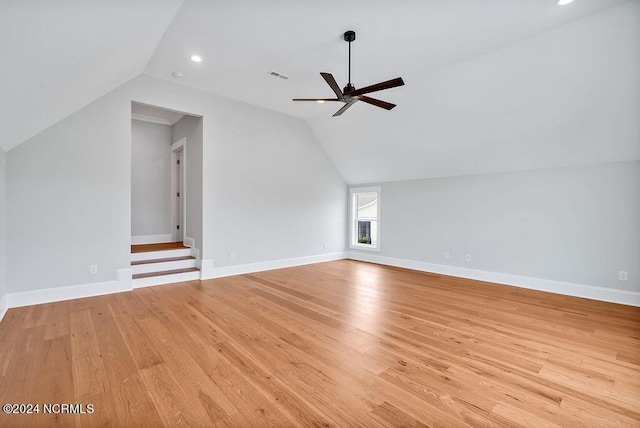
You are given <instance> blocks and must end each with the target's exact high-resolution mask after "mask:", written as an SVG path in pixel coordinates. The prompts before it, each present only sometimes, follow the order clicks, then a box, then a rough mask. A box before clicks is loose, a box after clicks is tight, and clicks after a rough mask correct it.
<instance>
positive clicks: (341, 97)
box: [293, 30, 404, 117]
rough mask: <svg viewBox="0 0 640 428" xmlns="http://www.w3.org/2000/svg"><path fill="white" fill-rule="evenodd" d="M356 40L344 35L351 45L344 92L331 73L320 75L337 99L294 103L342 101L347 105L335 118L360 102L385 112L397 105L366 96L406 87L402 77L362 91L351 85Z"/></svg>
mask: <svg viewBox="0 0 640 428" xmlns="http://www.w3.org/2000/svg"><path fill="white" fill-rule="evenodd" d="M355 39H356V32H355V31H352V30H349V31H346V32H345V33H344V41H345V42H348V43H349V81H348V82H347V84H346V86H345V87H344V90H340V86H338V83H337V82H336V79H335V78H334V77H333V75H332V74H331V73H320V75H321V76H322V78H323V79H324V80H325V82H327V84H328V85H329V87H330V88H331V89H332V90H333V92H334V93H335V94H336V97H337V98H294V99H293V101H316V102H318V103H323V102H325V101H340V102H343V103H344V104H345V105H344V106H342V108H341V109H340V110H338V111H337V112H335V113H334V115H333V116H334V117H335V116H340V115H342V113H344V112H345V111H347V109H348V108H349V107H351V106H352V105H353V104H355V103H356V102H358V101H364V102H365V103H367V104H371V105H374V106H376V107H380V108H383V109H385V110H391V109H392V108H394V107H395V106H396V105H395V104H391V103H388V102H386V101H382V100H378V99H376V98H371V97H368V96H366V95H365V94H368V93H371V92H377V91H382V90H384V89H390V88H395V87H396V86H402V85H404V81H403V80H402V78H401V77H396V78H395V79H391V80H387V81H386V82H380V83H376V84H375V85H370V86H366V87H364V88H361V89H356V87H355V86H354V85H353V83H351V42H353V41H354V40H355Z"/></svg>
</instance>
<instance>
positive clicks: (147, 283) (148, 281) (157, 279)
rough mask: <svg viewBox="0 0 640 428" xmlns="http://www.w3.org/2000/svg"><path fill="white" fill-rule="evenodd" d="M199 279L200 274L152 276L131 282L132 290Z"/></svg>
mask: <svg viewBox="0 0 640 428" xmlns="http://www.w3.org/2000/svg"><path fill="white" fill-rule="evenodd" d="M199 279H200V272H185V273H175V274H171V275H161V276H152V277H149V278H139V279H134V280H132V281H131V285H132V287H133V288H142V287H151V286H154V285H162V284H171V283H174V282H184V281H194V280H199Z"/></svg>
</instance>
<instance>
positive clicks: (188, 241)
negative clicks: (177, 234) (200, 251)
mask: <svg viewBox="0 0 640 428" xmlns="http://www.w3.org/2000/svg"><path fill="white" fill-rule="evenodd" d="M182 243H183V244H184V245H186V246H187V247H190V248H194V247H195V246H196V240H195V239H193V238H189V237H188V236H185V237H184V239H183V240H182Z"/></svg>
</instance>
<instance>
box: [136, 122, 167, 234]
mask: <svg viewBox="0 0 640 428" xmlns="http://www.w3.org/2000/svg"><path fill="white" fill-rule="evenodd" d="M171 132H172V129H171V126H170V125H161V124H157V123H150V122H143V121H139V120H132V121H131V235H132V236H148V235H168V234H171V143H172V141H171Z"/></svg>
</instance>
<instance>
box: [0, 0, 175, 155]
mask: <svg viewBox="0 0 640 428" xmlns="http://www.w3.org/2000/svg"><path fill="white" fill-rule="evenodd" d="M181 4H182V1H181V0H56V1H51V0H0V58H1V59H2V66H0V94H1V95H0V130H2V132H1V133H0V147H2V149H3V150H5V151H7V150H10V149H11V148H13V147H15V146H16V145H18V144H20V143H22V142H24V141H25V140H27V139H29V138H31V137H33V136H34V135H36V134H38V133H39V132H41V131H43V130H44V129H46V128H47V127H49V126H51V125H53V124H54V123H56V122H58V121H60V120H61V119H63V118H64V117H66V116H68V115H70V114H71V113H73V112H75V111H77V110H79V109H80V108H82V107H84V106H85V105H87V104H89V103H90V102H92V101H95V100H96V99H98V98H100V97H101V96H103V95H105V94H106V93H108V92H109V91H111V90H113V89H115V88H117V87H118V86H120V85H122V84H123V83H125V82H126V81H128V80H130V79H132V78H134V77H136V76H137V75H139V74H140V73H142V71H143V70H144V68H145V67H146V65H147V63H148V62H149V59H150V58H151V56H152V55H153V53H154V52H155V49H156V47H157V46H158V43H159V42H160V40H161V39H162V36H163V35H164V32H165V31H166V29H167V27H168V26H169V24H170V23H171V21H172V19H173V17H174V16H175V14H176V12H177V11H178V9H179V7H180V5H181Z"/></svg>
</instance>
